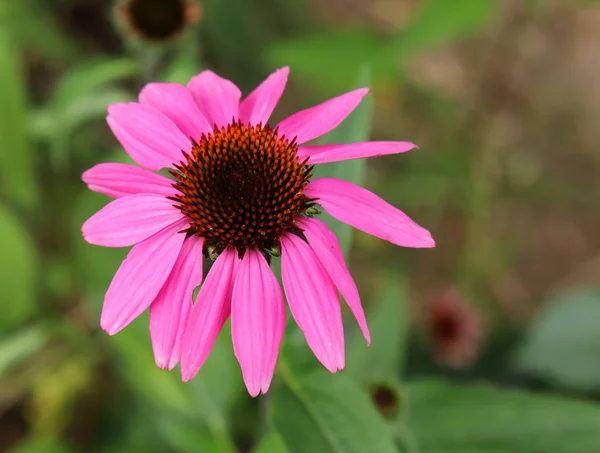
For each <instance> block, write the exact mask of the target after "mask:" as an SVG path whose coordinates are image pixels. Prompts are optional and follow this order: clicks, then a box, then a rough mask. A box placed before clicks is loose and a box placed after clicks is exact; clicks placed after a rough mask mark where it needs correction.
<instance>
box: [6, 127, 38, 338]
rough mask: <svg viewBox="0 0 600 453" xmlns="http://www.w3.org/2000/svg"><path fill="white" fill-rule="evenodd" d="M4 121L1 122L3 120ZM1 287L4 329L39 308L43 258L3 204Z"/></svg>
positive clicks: (11, 326) (12, 325)
mask: <svg viewBox="0 0 600 453" xmlns="http://www.w3.org/2000/svg"><path fill="white" fill-rule="evenodd" d="M0 123H1V122H0ZM0 250H2V255H3V256H4V258H3V259H2V260H0V288H2V299H3V300H5V301H6V302H7V303H5V304H4V305H3V307H2V316H0V332H4V331H6V330H7V329H10V328H13V327H15V326H16V325H17V324H19V323H20V322H22V321H24V320H25V319H27V318H29V317H30V316H31V315H32V314H33V313H35V310H36V306H37V305H36V274H37V270H38V264H39V262H38V261H39V257H38V255H37V250H36V248H35V244H34V242H33V239H32V238H31V237H30V236H29V234H28V232H27V230H26V229H25V228H24V226H23V225H21V223H20V222H19V220H18V219H17V218H16V217H15V215H14V214H13V213H12V212H11V211H9V210H8V209H7V208H6V206H3V205H2V204H0Z"/></svg>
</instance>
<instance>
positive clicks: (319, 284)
mask: <svg viewBox="0 0 600 453" xmlns="http://www.w3.org/2000/svg"><path fill="white" fill-rule="evenodd" d="M288 73H289V69H288V68H283V69H280V70H278V71H276V72H275V73H274V74H272V75H271V76H269V77H268V78H267V79H266V80H265V81H264V82H263V83H261V84H260V85H259V86H258V87H257V88H256V89H255V90H254V91H253V92H252V93H250V94H249V95H248V96H247V97H246V98H245V99H244V100H243V101H241V102H240V98H241V92H240V90H239V89H238V88H237V87H236V86H235V85H234V84H233V83H232V82H230V81H229V80H225V79H223V78H221V77H219V76H217V75H216V74H215V73H213V72H211V71H204V72H202V73H200V74H198V75H197V76H195V77H193V78H192V79H191V80H190V82H189V83H188V85H187V87H184V86H181V85H177V84H172V83H151V84H149V85H147V86H146V87H145V88H144V89H143V90H142V92H141V93H140V96H139V102H132V103H128V104H113V105H111V106H109V108H108V117H107V121H108V124H109V126H110V128H111V129H112V131H113V133H114V134H115V136H116V137H117V138H118V140H119V141H120V142H121V144H122V145H123V147H124V148H125V150H126V151H127V152H128V153H129V155H130V156H131V158H132V159H133V160H134V161H135V162H137V163H138V164H139V165H140V166H139V167H137V166H133V165H126V164H111V163H106V164H99V165H96V166H95V167H93V168H91V169H90V170H88V171H86V172H85V173H84V174H83V180H84V181H85V182H86V183H87V184H88V186H89V188H90V189H91V190H94V191H97V192H100V193H104V194H106V195H108V196H110V197H113V198H115V200H114V201H112V202H111V203H109V204H108V205H107V206H105V207H104V208H103V209H101V210H100V211H99V212H97V213H96V214H95V215H93V216H92V217H91V218H90V219H89V220H88V221H87V222H86V223H85V224H84V225H83V228H82V230H83V236H84V237H85V239H86V240H87V241H88V242H90V243H91V244H96V245H102V246H105V247H126V246H130V245H133V248H132V249H131V251H130V252H129V254H128V255H127V258H126V259H125V261H123V263H122V264H121V267H120V268H119V270H118V271H117V273H116V275H115V277H114V279H113V281H112V283H111V284H110V287H109V288H108V291H107V293H106V297H105V300H104V307H103V310H102V317H101V321H100V323H101V326H102V328H103V329H104V330H106V331H107V332H108V333H109V334H110V335H113V334H115V333H117V332H119V331H120V330H121V329H123V328H124V327H125V326H126V325H127V324H129V323H130V322H131V321H132V320H133V319H135V318H136V317H137V316H139V315H140V314H141V313H142V312H143V311H144V310H146V309H147V308H148V307H150V334H151V338H152V345H153V349H154V354H155V358H156V363H157V365H158V366H159V367H161V368H168V369H172V368H173V367H174V366H175V365H176V364H177V362H179V361H180V362H181V372H182V377H183V380H184V381H189V380H190V379H192V378H193V377H194V376H195V375H196V373H197V372H198V371H199V370H200V368H201V367H202V365H203V364H204V362H205V360H206V358H207V357H208V355H209V353H210V350H211V348H212V346H213V344H214V342H215V340H216V338H217V335H218V334H219V331H220V330H221V328H222V327H223V324H224V323H225V321H226V320H227V319H228V318H229V317H230V316H231V330H232V332H231V333H232V338H233V346H234V352H235V355H236V357H237V359H238V361H239V363H240V365H241V368H242V374H243V377H244V381H245V383H246V386H247V388H248V391H249V393H250V394H251V395H252V396H256V395H258V394H259V393H261V392H263V393H264V392H266V391H267V389H268V388H269V385H270V383H271V378H272V376H273V370H274V368H275V363H276V361H277V355H278V351H279V346H280V344H281V339H282V336H283V331H284V328H285V324H286V322H285V317H286V315H285V314H286V310H285V305H284V297H283V293H282V291H281V288H280V286H279V284H278V282H277V279H276V277H275V275H274V274H273V271H272V270H271V268H270V266H269V262H270V260H271V258H272V257H273V256H278V255H281V260H282V261H281V268H282V279H283V287H284V290H285V295H286V299H287V302H288V305H289V307H290V310H291V312H292V316H293V317H294V319H295V321H296V323H297V324H298V325H299V326H300V328H301V329H302V331H303V332H304V335H305V337H306V341H307V343H308V345H309V346H310V348H311V349H312V351H313V352H314V354H315V355H316V357H317V358H318V359H319V360H320V361H321V363H322V364H323V365H324V366H325V367H326V368H327V369H328V370H329V371H331V372H332V373H335V372H336V371H337V370H341V369H342V368H344V332H343V328H342V316H341V307H340V301H339V295H338V290H339V292H340V293H341V294H342V296H343V297H344V299H345V300H346V302H347V303H348V306H349V307H350V310H351V311H352V313H353V314H354V316H355V317H356V320H357V322H358V324H359V326H360V328H361V329H362V332H363V334H364V336H365V339H366V340H367V344H368V343H370V334H369V330H368V328H367V323H366V320H365V315H364V312H363V309H362V306H361V302H360V299H359V295H358V291H357V288H356V285H355V283H354V281H353V279H352V277H351V275H350V273H349V272H348V268H347V267H346V264H345V263H344V258H343V256H342V253H341V250H340V246H339V243H338V241H337V239H336V237H335V235H334V234H333V232H332V231H331V230H330V229H329V228H328V227H327V226H326V225H325V224H324V223H323V222H322V221H321V220H318V219H316V218H314V214H315V213H317V212H318V211H319V208H318V206H317V204H318V205H320V206H321V207H322V208H323V209H325V210H326V211H327V212H329V213H330V214H331V215H332V216H333V217H335V218H337V219H338V220H340V221H342V222H345V223H347V224H349V225H352V226H353V227H355V228H358V229H360V230H363V231H365V232H367V233H369V234H372V235H374V236H377V237H380V238H382V239H385V240H388V241H390V242H392V243H394V244H397V245H401V246H405V247H433V246H434V241H433V239H432V238H431V235H430V234H429V232H428V231H427V230H425V229H423V228H422V227H420V226H419V225H417V224H416V223H415V222H413V221H412V220H411V219H410V218H409V217H407V216H406V215H405V214H403V213H402V212H400V211H399V210H397V209H396V208H394V207H393V206H391V205H390V204H388V203H386V202H385V201H383V200H382V199H381V198H379V197H378V196H377V195H375V194H373V193H371V192H369V191H368V190H365V189H363V188H361V187H358V186H356V185H354V184H351V183H349V182H346V181H340V180H337V179H332V178H320V179H315V180H312V179H311V170H312V167H311V165H313V164H321V163H325V162H337V161H342V160H347V159H358V158H362V157H370V156H380V155H384V154H394V153H401V152H404V151H408V150H410V149H412V148H414V147H415V145H413V144H412V143H407V142H366V143H353V144H346V145H320V146H306V145H304V144H305V143H307V142H309V141H311V140H313V139H314V138H317V137H319V136H321V135H323V134H325V133H327V132H329V131H331V130H332V129H334V128H335V127H337V126H338V125H339V124H340V123H341V122H342V121H343V120H344V118H346V117H347V116H348V115H349V114H350V112H352V111H353V110H354V109H355V108H356V106H357V105H358V104H359V103H360V101H361V99H362V98H363V96H365V95H366V94H367V92H368V90H367V89H364V88H363V89H358V90H355V91H351V92H349V93H346V94H344V95H341V96H338V97H336V98H333V99H330V100H329V101H327V102H324V103H323V104H320V105H317V106H315V107H312V108H309V109H306V110H302V111H300V112H297V113H295V114H294V115H292V116H290V117H288V118H286V119H284V120H283V121H281V122H280V123H279V124H278V125H277V126H276V127H274V128H272V127H270V126H269V125H268V121H269V117H270V116H271V113H272V112H273V110H274V108H275V106H276V105H277V102H278V101H279V98H280V96H281V94H282V92H283V90H284V88H285V85H286V82H287V78H288ZM162 168H168V169H169V170H170V172H171V174H172V175H173V177H174V178H175V181H173V180H171V179H169V178H166V177H164V176H161V175H159V174H157V173H156V172H157V171H158V170H160V169H162ZM203 255H206V256H210V257H211V258H213V259H214V260H215V261H214V264H213V266H212V267H211V269H210V271H209V272H208V275H207V276H206V279H205V280H204V283H203V284H202V286H201V287H200V291H199V293H198V296H197V298H196V301H195V303H192V293H193V291H194V289H195V288H196V287H198V286H199V285H200V283H201V281H202V257H203Z"/></svg>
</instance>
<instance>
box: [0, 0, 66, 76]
mask: <svg viewBox="0 0 600 453" xmlns="http://www.w3.org/2000/svg"><path fill="white" fill-rule="evenodd" d="M52 9H53V7H52V6H50V4H48V3H47V2H43V1H36V0H20V1H18V2H13V1H6V0H5V1H2V2H0V23H1V24H2V27H3V28H4V27H5V28H6V30H8V31H9V32H10V34H11V35H12V36H13V38H14V41H15V44H16V47H17V48H25V49H26V50H27V51H33V52H36V53H39V54H41V55H43V56H44V57H46V58H47V59H48V60H49V61H51V62H53V63H59V64H64V63H66V62H68V61H71V60H73V59H74V58H75V57H76V45H77V43H76V42H75V40H73V39H72V37H70V36H68V34H67V33H66V32H65V28H64V27H61V26H60V24H58V23H57V21H56V16H57V15H56V14H55V12H54V11H52Z"/></svg>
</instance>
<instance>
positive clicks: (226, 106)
mask: <svg viewBox="0 0 600 453" xmlns="http://www.w3.org/2000/svg"><path fill="white" fill-rule="evenodd" d="M187 87H188V89H189V90H190V91H191V92H192V95H193V96H194V100H195V101H196V105H197V106H198V108H199V109H200V111H201V112H202V113H203V114H204V116H205V118H206V119H207V120H208V122H209V123H210V124H211V125H215V124H216V125H217V126H218V127H221V126H225V125H227V124H229V123H230V122H231V121H232V119H237V118H238V111H239V106H240V98H241V97H242V92H241V91H240V89H239V88H238V87H237V86H236V85H235V84H234V83H233V82H231V81H230V80H227V79H224V78H222V77H219V76H218V75H217V74H215V73H214V72H212V71H208V70H207V71H202V72H201V73H200V74H198V75H196V76H194V77H192V79H191V80H190V81H189V83H188V85H187Z"/></svg>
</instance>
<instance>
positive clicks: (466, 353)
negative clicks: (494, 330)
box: [422, 288, 483, 368]
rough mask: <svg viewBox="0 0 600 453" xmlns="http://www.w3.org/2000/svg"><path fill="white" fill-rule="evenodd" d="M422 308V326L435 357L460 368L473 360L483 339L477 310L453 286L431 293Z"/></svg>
mask: <svg viewBox="0 0 600 453" xmlns="http://www.w3.org/2000/svg"><path fill="white" fill-rule="evenodd" d="M425 310H426V312H425V313H423V319H422V322H423V327H424V329H425V335H426V337H427V340H428V342H429V345H430V347H431V348H432V350H433V354H434V356H435V358H436V359H437V361H438V362H440V363H441V364H444V365H447V366H450V367H452V368H462V367H465V366H467V365H469V364H470V363H471V362H472V361H473V360H475V358H476V357H477V354H478V353H479V350H480V347H481V341H482V339H483V326H482V320H481V317H480V315H479V313H477V312H476V311H474V310H473V309H472V308H470V307H469V306H468V304H467V302H466V301H464V300H463V299H462V298H461V297H460V296H459V294H458V293H457V292H456V290H454V289H452V288H450V289H447V290H445V291H440V292H437V293H435V294H434V295H432V296H431V298H430V300H429V302H428V304H426V305H425Z"/></svg>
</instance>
